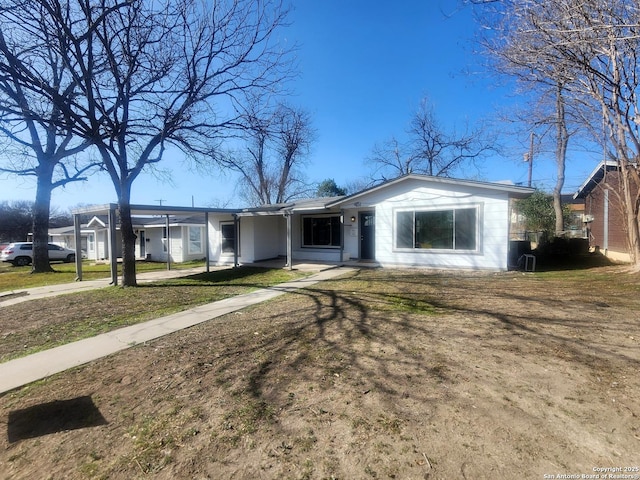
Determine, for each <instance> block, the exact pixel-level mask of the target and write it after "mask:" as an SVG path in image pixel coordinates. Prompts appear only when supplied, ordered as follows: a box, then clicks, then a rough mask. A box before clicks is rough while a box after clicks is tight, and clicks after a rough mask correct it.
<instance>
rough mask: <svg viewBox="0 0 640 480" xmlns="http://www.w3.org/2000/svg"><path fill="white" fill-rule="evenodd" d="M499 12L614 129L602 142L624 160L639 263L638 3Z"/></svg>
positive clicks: (514, 4) (519, 3)
mask: <svg viewBox="0 0 640 480" xmlns="http://www.w3.org/2000/svg"><path fill="white" fill-rule="evenodd" d="M495 12H496V14H501V15H507V16H508V17H509V19H510V22H513V24H514V25H520V26H521V27H518V28H521V30H522V32H524V34H526V35H529V36H528V38H529V39H530V40H533V41H535V43H534V44H533V46H534V47H535V48H534V49H535V51H536V52H538V57H537V58H538V63H536V65H541V64H543V63H546V64H547V71H550V72H552V73H553V76H550V78H553V79H555V80H556V81H557V82H558V83H560V82H561V83H562V86H563V87H566V88H570V91H571V94H572V97H573V98H574V99H575V100H576V101H579V102H582V103H583V104H584V105H590V106H591V107H592V108H593V109H594V111H595V112H597V113H599V114H600V115H601V116H602V119H603V124H604V126H605V129H606V131H607V134H608V135H607V139H606V143H607V145H606V146H605V147H604V150H606V151H609V152H611V156H612V157H613V158H614V159H615V160H617V162H618V163H619V169H620V174H621V191H620V199H621V202H622V205H623V208H624V212H625V219H626V221H625V223H626V225H625V230H626V232H627V243H628V247H629V254H630V257H631V259H632V261H633V263H634V264H635V265H636V266H638V265H640V229H639V225H640V174H639V171H638V159H639V156H640V130H639V124H640V121H638V118H640V117H639V115H638V114H639V110H638V109H639V107H638V97H637V95H638V93H637V92H638V89H639V87H640V83H639V82H640V77H638V74H637V72H638V70H639V67H640V65H639V62H638V55H637V52H638V47H639V44H640V5H638V3H637V2H635V1H632V0H612V1H610V2H567V1H566V0H510V1H505V2H501V3H500V5H499V8H498V9H497V10H495ZM565 91H566V90H565ZM572 101H573V100H572ZM597 140H598V138H596V139H595V141H597Z"/></svg>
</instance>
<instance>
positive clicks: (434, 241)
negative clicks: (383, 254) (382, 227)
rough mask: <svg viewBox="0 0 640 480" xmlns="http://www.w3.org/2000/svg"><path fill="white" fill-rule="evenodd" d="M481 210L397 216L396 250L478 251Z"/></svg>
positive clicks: (429, 212)
mask: <svg viewBox="0 0 640 480" xmlns="http://www.w3.org/2000/svg"><path fill="white" fill-rule="evenodd" d="M477 232H478V209H477V208H475V207H474V208H456V209H448V210H424V211H416V210H413V211H399V212H396V232H395V240H396V248H413V249H434V250H436V249H437V250H477V249H478V239H477V236H478V234H477Z"/></svg>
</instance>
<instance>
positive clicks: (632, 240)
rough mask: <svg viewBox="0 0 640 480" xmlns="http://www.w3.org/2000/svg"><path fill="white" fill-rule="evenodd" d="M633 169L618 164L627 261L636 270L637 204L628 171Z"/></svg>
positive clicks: (639, 253) (639, 251)
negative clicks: (627, 253)
mask: <svg viewBox="0 0 640 480" xmlns="http://www.w3.org/2000/svg"><path fill="white" fill-rule="evenodd" d="M631 168H635V166H634V165H630V164H629V162H628V161H622V162H621V164H620V176H621V179H622V192H621V193H622V198H624V202H623V212H624V215H625V220H626V227H627V245H628V248H629V260H631V263H632V264H633V265H635V267H636V268H638V267H640V231H639V227H638V217H639V216H640V212H639V211H638V202H637V201H634V192H633V190H634V188H633V185H634V182H633V179H632V178H631V175H630V173H629V169H631ZM636 187H637V186H636Z"/></svg>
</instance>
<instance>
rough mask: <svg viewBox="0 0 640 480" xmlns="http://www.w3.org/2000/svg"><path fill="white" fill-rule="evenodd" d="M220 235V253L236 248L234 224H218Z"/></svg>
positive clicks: (229, 251)
mask: <svg viewBox="0 0 640 480" xmlns="http://www.w3.org/2000/svg"><path fill="white" fill-rule="evenodd" d="M220 237H221V242H222V243H221V246H220V250H221V252H222V253H230V254H232V253H234V252H235V249H236V226H235V224H234V223H233V222H228V223H221V224H220Z"/></svg>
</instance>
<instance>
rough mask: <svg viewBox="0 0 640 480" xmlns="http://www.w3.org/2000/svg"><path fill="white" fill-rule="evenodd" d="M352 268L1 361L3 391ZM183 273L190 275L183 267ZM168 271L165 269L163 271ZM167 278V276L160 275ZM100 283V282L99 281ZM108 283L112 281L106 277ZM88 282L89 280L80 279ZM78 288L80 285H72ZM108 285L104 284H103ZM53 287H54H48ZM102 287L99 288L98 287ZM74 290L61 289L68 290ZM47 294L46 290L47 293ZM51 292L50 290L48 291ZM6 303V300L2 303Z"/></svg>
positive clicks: (328, 272)
mask: <svg viewBox="0 0 640 480" xmlns="http://www.w3.org/2000/svg"><path fill="white" fill-rule="evenodd" d="M351 271H353V269H352V268H345V267H338V268H332V269H328V270H322V271H320V272H319V273H316V274H314V275H311V276H309V277H305V278H300V279H298V280H293V281H291V282H287V283H282V284H279V285H276V286H274V287H269V288H264V289H260V290H256V291H254V292H251V293H247V294H244V295H238V296H235V297H231V298H227V299H225V300H221V301H218V302H213V303H210V304H207V305H201V306H199V307H195V308H192V309H189V310H185V311H182V312H178V313H174V314H173V315H167V316H165V317H161V318H158V319H155V320H150V321H148V322H144V323H140V324H137V325H132V326H130V327H125V328H121V329H118V330H114V331H112V332H108V333H104V334H101V335H97V336H95V337H92V338H87V339H85V340H80V341H77V342H73V343H69V344H66V345H62V346H60V347H56V348H52V349H50V350H45V351H42V352H38V353H35V354H33V355H29V356H26V357H22V358H18V359H15V360H11V361H8V362H5V363H0V393H4V392H7V391H9V390H13V389H14V388H18V387H21V386H23V385H27V384H29V383H31V382H34V381H36V380H41V379H43V378H46V377H48V376H50V375H54V374H56V373H60V372H63V371H65V370H67V369H69V368H73V367H77V366H78V365H82V364H85V363H88V362H91V361H93V360H97V359H99V358H102V357H106V356H108V355H111V354H113V353H116V352H119V351H121V350H125V349H127V348H130V347H133V346H134V345H137V344H140V343H144V342H148V341H150V340H153V339H156V338H159V337H162V336H164V335H168V334H170V333H174V332H177V331H179V330H182V329H185V328H189V327H192V326H194V325H197V324H199V323H203V322H206V321H207V320H211V319H213V318H216V317H219V316H221V315H225V314H227V313H231V312H235V311H237V310H241V309H243V308H245V307H248V306H250V305H255V304H257V303H260V302H264V301H265V300H269V299H271V298H275V297H277V296H279V295H282V294H284V293H288V292H293V291H295V290H298V289H301V288H305V287H308V286H310V285H314V284H316V283H318V282H321V281H323V280H328V279H331V278H334V277H337V276H339V275H343V274H345V273H348V272H351ZM180 272H182V274H183V275H184V274H186V275H188V274H189V273H185V271H184V270H181V271H180ZM164 273H165V274H166V273H167V272H166V271H165V272H164ZM160 278H166V276H163V277H160ZM96 282H99V281H96ZM106 282H107V283H106V284H107V285H108V282H109V280H106ZM78 283H89V282H78ZM72 285H75V286H76V287H79V285H78V284H72ZM102 286H105V285H102ZM47 288H49V289H51V288H52V287H47ZM95 288H100V287H97V286H96V287H95ZM71 291H72V289H70V288H69V289H67V290H66V291H65V290H62V291H59V293H58V294H60V293H69V292H71ZM45 293H47V292H45ZM49 293H51V292H49ZM0 305H5V302H2V303H0Z"/></svg>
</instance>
